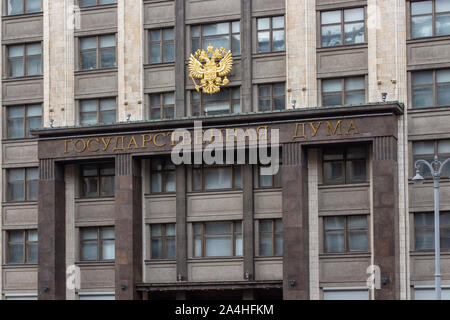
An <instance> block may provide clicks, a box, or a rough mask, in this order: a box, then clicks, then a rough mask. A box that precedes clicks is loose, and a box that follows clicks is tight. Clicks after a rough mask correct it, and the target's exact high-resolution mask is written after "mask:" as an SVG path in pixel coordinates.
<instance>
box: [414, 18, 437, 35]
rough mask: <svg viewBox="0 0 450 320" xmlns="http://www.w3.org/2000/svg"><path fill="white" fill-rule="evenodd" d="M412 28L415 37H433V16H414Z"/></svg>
mask: <svg viewBox="0 0 450 320" xmlns="http://www.w3.org/2000/svg"><path fill="white" fill-rule="evenodd" d="M411 29H412V30H411V34H412V37H413V38H422V37H431V36H432V35H433V18H432V17H431V16H425V17H412V18H411Z"/></svg>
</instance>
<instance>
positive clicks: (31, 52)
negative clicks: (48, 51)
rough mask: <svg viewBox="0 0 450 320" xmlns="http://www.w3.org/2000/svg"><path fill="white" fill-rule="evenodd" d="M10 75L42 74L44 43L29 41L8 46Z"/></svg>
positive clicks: (11, 76) (13, 76)
mask: <svg viewBox="0 0 450 320" xmlns="http://www.w3.org/2000/svg"><path fill="white" fill-rule="evenodd" d="M7 54H8V77H10V78H17V77H26V76H39V75H42V45H41V43H40V42H39V43H28V44H19V45H9V46H7Z"/></svg>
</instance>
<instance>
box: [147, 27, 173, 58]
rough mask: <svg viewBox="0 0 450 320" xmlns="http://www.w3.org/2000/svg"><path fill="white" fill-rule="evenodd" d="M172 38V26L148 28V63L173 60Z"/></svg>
mask: <svg viewBox="0 0 450 320" xmlns="http://www.w3.org/2000/svg"><path fill="white" fill-rule="evenodd" d="M174 39H175V36H174V28H166V29H156V30H150V31H149V41H150V45H149V47H150V63H165V62H173V61H174V58H175V53H174V48H175V41H174Z"/></svg>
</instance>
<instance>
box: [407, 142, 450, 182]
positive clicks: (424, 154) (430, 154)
mask: <svg viewBox="0 0 450 320" xmlns="http://www.w3.org/2000/svg"><path fill="white" fill-rule="evenodd" d="M435 156H437V157H438V159H439V160H440V161H443V160H445V159H447V158H450V140H429V141H416V142H413V163H412V168H413V170H414V172H413V173H414V174H415V170H416V167H415V162H416V161H417V160H419V159H421V160H426V161H428V162H429V163H431V162H432V161H433V160H434V157H435ZM419 169H420V174H421V175H422V176H423V177H424V178H425V179H431V178H432V177H431V172H430V169H429V168H428V167H427V166H426V165H423V164H422V165H420V167H419ZM441 177H442V178H449V177H450V167H449V166H448V165H447V166H445V167H443V169H442V173H441Z"/></svg>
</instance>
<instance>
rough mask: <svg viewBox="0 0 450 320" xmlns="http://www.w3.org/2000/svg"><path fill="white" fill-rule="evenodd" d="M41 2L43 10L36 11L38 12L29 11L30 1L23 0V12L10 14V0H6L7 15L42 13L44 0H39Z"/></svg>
mask: <svg viewBox="0 0 450 320" xmlns="http://www.w3.org/2000/svg"><path fill="white" fill-rule="evenodd" d="M38 1H39V2H40V4H41V10H40V11H36V12H28V1H27V0H24V1H23V12H22V13H16V14H8V12H9V3H8V1H5V2H6V11H5V12H6V15H5V16H7V17H14V16H19V15H23V14H38V13H42V11H43V8H42V0H38Z"/></svg>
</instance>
